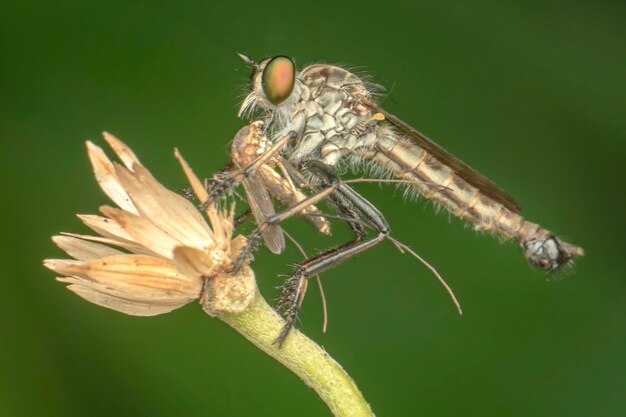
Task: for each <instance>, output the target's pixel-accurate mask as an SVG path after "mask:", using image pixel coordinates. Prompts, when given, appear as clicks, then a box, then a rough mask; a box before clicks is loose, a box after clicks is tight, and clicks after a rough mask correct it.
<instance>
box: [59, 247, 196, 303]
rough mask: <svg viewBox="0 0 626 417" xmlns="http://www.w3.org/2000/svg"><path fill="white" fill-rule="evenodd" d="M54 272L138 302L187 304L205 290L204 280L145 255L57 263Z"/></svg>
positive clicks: (165, 261) (170, 263)
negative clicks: (91, 282) (189, 275)
mask: <svg viewBox="0 0 626 417" xmlns="http://www.w3.org/2000/svg"><path fill="white" fill-rule="evenodd" d="M54 271H56V272H59V273H60V274H62V275H71V276H74V277H80V278H84V279H87V280H89V281H93V282H97V283H100V284H102V285H104V286H106V287H107V291H108V292H109V293H111V294H113V295H116V296H123V297H124V298H127V299H130V300H136V301H146V302H149V301H152V302H172V303H185V302H187V301H189V300H193V299H196V298H198V296H199V295H200V291H201V289H202V280H201V279H200V278H198V277H188V276H186V275H183V274H181V273H180V271H178V269H176V266H175V265H174V264H173V263H172V262H171V261H167V260H165V259H160V258H154V257H152V256H145V255H116V256H108V257H106V258H102V259H97V260H93V261H88V262H83V263H81V264H73V265H71V264H65V265H63V266H61V265H60V264H58V263H57V265H55V268H54Z"/></svg>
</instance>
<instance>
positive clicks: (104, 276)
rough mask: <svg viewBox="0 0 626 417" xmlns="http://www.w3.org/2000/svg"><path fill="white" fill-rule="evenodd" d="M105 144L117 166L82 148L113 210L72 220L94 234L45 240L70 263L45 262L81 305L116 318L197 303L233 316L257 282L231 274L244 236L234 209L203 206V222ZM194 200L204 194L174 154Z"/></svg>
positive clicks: (115, 144) (117, 147) (129, 157)
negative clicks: (112, 313) (94, 306)
mask: <svg viewBox="0 0 626 417" xmlns="http://www.w3.org/2000/svg"><path fill="white" fill-rule="evenodd" d="M104 139H105V140H106V141H107V142H108V144H109V145H110V146H111V148H112V149H113V151H114V152H115V153H116V155H117V156H118V158H119V159H120V161H121V162H122V163H121V164H120V163H118V162H112V161H111V160H109V158H108V157H107V156H106V154H105V153H104V151H103V150H102V149H101V148H100V147H98V146H96V145H94V144H93V143H92V142H90V141H88V142H87V152H88V155H89V159H90V161H91V164H92V166H93V170H94V174H95V176H96V180H97V181H98V184H99V185H100V188H102V190H103V191H104V192H105V194H106V195H107V196H108V197H109V198H110V199H111V200H112V201H113V203H115V205H116V206H117V207H111V206H102V207H100V212H101V213H102V215H79V216H78V217H79V218H80V219H81V220H82V221H83V223H84V224H85V225H87V227H89V228H90V229H91V230H93V231H94V232H96V233H97V235H79V234H74V233H62V234H61V235H59V236H54V237H53V238H52V240H53V241H54V242H55V243H56V244H57V246H59V247H60V248H61V249H63V250H64V251H65V252H66V253H67V254H68V255H70V256H71V257H72V258H73V259H47V260H45V261H44V265H45V266H46V267H48V268H50V269H52V270H53V271H55V272H57V273H58V274H61V275H63V277H59V278H57V279H58V280H59V281H61V282H65V283H68V284H69V285H68V286H67V288H68V289H69V290H71V291H73V292H75V293H76V294H78V295H79V296H81V297H83V298H84V299H86V300H88V301H90V302H92V303H94V304H97V305H100V306H103V307H107V308H110V309H113V310H117V311H120V312H122V313H126V314H131V315H136V316H152V315H157V314H162V313H167V312H169V311H172V310H174V309H176V308H179V307H182V306H183V305H185V304H187V303H189V302H191V301H193V300H196V299H201V302H202V304H203V307H204V309H205V310H206V311H207V312H209V313H215V314H218V313H219V312H239V311H242V310H243V309H245V308H246V307H247V306H248V305H249V304H250V302H251V301H252V299H253V297H254V294H255V291H256V283H255V280H254V274H253V273H252V270H251V269H250V268H249V267H248V266H247V265H246V266H244V267H243V268H242V269H241V271H240V272H239V273H237V274H231V273H230V269H231V265H232V261H233V259H236V258H237V255H238V254H239V252H240V250H241V248H242V247H243V245H244V244H245V237H243V236H237V237H233V209H232V207H231V209H230V210H225V209H218V208H216V207H215V206H214V205H212V204H209V205H208V207H207V209H206V213H205V214H206V218H207V219H208V222H207V221H206V220H205V217H204V216H203V214H202V213H201V212H199V211H198V210H197V209H196V207H195V206H194V205H193V204H192V203H191V202H189V201H188V200H186V199H185V198H183V197H182V196H180V195H178V194H177V193H175V192H173V191H171V190H168V189H167V188H165V187H164V186H163V185H161V184H160V183H159V182H158V181H157V180H156V179H155V178H154V177H153V176H152V174H151V173H150V172H149V171H148V170H147V169H146V168H145V167H144V166H143V165H142V164H141V162H140V161H139V159H138V158H137V156H136V155H135V154H134V153H133V151H132V150H131V149H130V148H128V147H127V146H126V145H125V144H124V143H122V142H121V141H120V140H119V139H117V138H115V137H114V136H112V135H110V134H108V133H104ZM176 157H177V158H178V160H179V162H180V163H181V166H182V167H183V171H184V172H185V174H186V176H187V178H188V180H189V182H190V184H191V186H192V188H193V189H194V192H195V193H196V196H197V197H198V199H199V200H200V201H202V202H203V201H205V200H206V198H207V196H206V191H205V190H204V188H203V186H202V183H201V182H200V180H199V179H198V178H197V177H196V176H195V175H194V173H193V171H192V170H191V168H190V167H189V166H188V164H187V163H186V162H185V160H184V159H183V158H182V156H181V155H180V154H179V153H178V151H176Z"/></svg>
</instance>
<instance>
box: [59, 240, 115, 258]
mask: <svg viewBox="0 0 626 417" xmlns="http://www.w3.org/2000/svg"><path fill="white" fill-rule="evenodd" d="M52 241H53V242H54V243H56V245H57V246H58V247H59V248H61V249H62V250H63V251H65V253H67V254H68V255H70V256H71V257H72V258H74V259H78V260H79V261H89V260H91V259H98V258H103V257H105V256H111V255H120V254H122V253H123V252H121V251H119V250H117V249H113V248H111V247H109V246H105V245H101V244H99V243H94V242H89V241H87V240H82V239H77V238H75V237H71V236H52Z"/></svg>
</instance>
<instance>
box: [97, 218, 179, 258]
mask: <svg viewBox="0 0 626 417" xmlns="http://www.w3.org/2000/svg"><path fill="white" fill-rule="evenodd" d="M100 211H101V212H102V213H103V214H104V215H105V216H107V217H110V218H111V219H114V220H115V221H116V222H117V223H118V224H119V225H120V226H121V227H122V228H123V229H124V231H126V232H127V233H128V234H129V235H130V236H131V238H132V240H133V241H134V242H137V243H139V244H140V245H141V246H144V247H146V248H148V249H150V250H151V251H153V252H154V253H156V254H158V255H160V256H163V257H165V258H170V259H171V257H172V251H173V250H174V248H175V247H177V246H182V245H183V243H182V242H181V241H179V240H177V239H176V238H174V237H172V236H171V235H169V234H167V233H166V232H165V231H163V229H161V228H159V227H158V226H156V225H155V224H154V223H153V222H151V221H150V220H148V219H146V218H144V217H140V216H136V215H134V214H132V213H129V212H127V211H123V210H119V209H115V208H113V207H107V206H103V207H100Z"/></svg>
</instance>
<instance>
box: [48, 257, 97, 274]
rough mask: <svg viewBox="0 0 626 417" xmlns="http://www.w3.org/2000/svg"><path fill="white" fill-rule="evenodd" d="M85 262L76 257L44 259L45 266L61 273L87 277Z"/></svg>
mask: <svg viewBox="0 0 626 417" xmlns="http://www.w3.org/2000/svg"><path fill="white" fill-rule="evenodd" d="M83 265H84V262H82V261H76V260H74V259H44V261H43V266H45V267H46V268H48V269H51V270H53V271H54V272H56V273H58V274H61V275H69V276H73V277H80V278H86V277H87V275H86V273H85V270H84V268H83Z"/></svg>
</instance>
